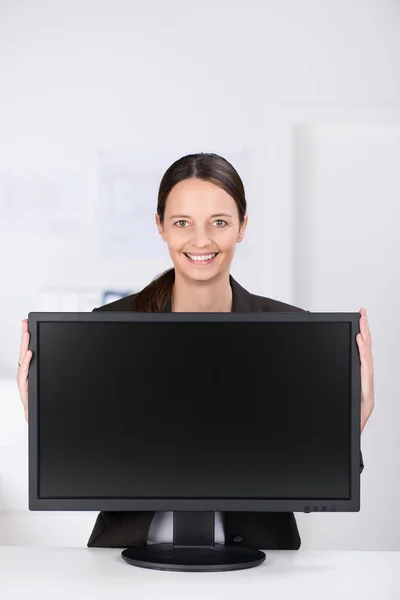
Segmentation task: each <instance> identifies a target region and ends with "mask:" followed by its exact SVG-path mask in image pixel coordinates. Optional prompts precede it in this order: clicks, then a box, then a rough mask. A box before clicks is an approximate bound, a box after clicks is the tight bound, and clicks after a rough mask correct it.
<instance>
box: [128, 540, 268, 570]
mask: <svg viewBox="0 0 400 600" xmlns="http://www.w3.org/2000/svg"><path fill="white" fill-rule="evenodd" d="M121 556H122V558H123V559H124V560H125V561H126V562H127V563H129V564H131V565H135V566H137V567H142V568H145V569H158V570H161V571H236V570H239V569H250V568H251V567H256V566H257V565H260V564H261V563H262V562H264V560H265V559H266V556H265V554H264V552H262V551H261V550H256V549H255V548H250V547H245V546H226V545H225V544H215V545H214V546H210V547H202V548H193V547H192V548H191V547H184V548H177V547H176V546H175V547H174V545H173V544H150V545H147V546H132V547H131V548H127V549H126V550H123V552H122V553H121Z"/></svg>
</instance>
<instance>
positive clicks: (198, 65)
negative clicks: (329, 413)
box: [0, 0, 400, 550]
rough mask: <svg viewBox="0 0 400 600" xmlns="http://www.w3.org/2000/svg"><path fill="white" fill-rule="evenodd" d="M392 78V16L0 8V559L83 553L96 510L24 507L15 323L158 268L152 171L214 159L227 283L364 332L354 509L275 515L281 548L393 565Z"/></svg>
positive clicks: (397, 252) (96, 298) (378, 4)
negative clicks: (32, 549)
mask: <svg viewBox="0 0 400 600" xmlns="http://www.w3.org/2000/svg"><path fill="white" fill-rule="evenodd" d="M399 74H400V5H399V3H398V2H397V1H395V0H392V1H389V0H364V1H361V0H353V1H352V2H348V1H347V0H336V1H335V2H330V1H327V0H318V1H317V0H304V1H303V2H298V1H296V0H279V1H278V0H275V1H273V0H246V2H239V1H236V0H229V1H228V0H212V1H211V0H202V2H201V3H197V4H196V3H187V2H184V1H183V0H169V1H168V2H165V1H162V0H130V1H128V0H79V1H78V0H68V1H67V0H58V1H57V2H48V1H44V0H31V1H27V0H26V1H23V0H13V1H11V0H9V1H7V0H1V1H0V257H1V258H0V261H1V288H0V289H1V296H0V340H1V352H0V544H3V545H4V544H6V545H7V544H11V545H12V544H16V545H18V544H24V545H25V544H28V545H29V544H32V545H60V546H68V545H69V546H79V545H85V544H86V542H87V539H88V537H89V535H90V532H91V529H92V526H93V524H94V521H95V517H96V515H97V513H85V512H82V513H81V512H79V513H74V512H70V513H62V512H60V513H57V512H55V513H32V512H29V510H28V495H27V481H28V479H27V464H28V455H27V437H28V435H27V432H28V428H27V424H26V423H25V420H24V414H23V409H22V405H21V403H20V400H19V394H18V390H17V386H16V368H17V361H18V358H19V347H20V341H21V321H22V319H23V318H25V317H27V316H28V312H30V311H42V310H46V311H47V310H49V311H64V310H65V311H91V310H92V309H93V308H94V307H95V306H99V305H101V304H105V303H107V302H110V301H112V300H113V299H116V298H118V297H121V296H125V295H127V294H130V293H132V292H134V291H137V290H139V289H141V288H142V287H143V286H144V285H146V284H147V283H149V282H150V280H151V279H153V278H154V277H155V276H156V275H157V274H158V273H160V272H161V271H163V270H164V269H166V268H168V267H169V266H170V264H171V263H170V259H169V255H168V252H167V248H166V246H165V245H164V244H163V243H162V242H161V241H160V239H159V237H158V234H157V230H156V226H155V224H154V215H155V211H156V203H157V191H158V185H159V182H160V180H161V177H162V175H163V173H164V171H165V170H166V169H167V168H168V166H170V164H172V162H174V161H175V160H177V159H178V158H180V157H181V156H183V155H185V154H189V153H195V152H215V153H217V154H221V155H222V156H224V157H225V158H227V159H228V160H229V161H230V162H232V164H233V166H234V167H235V168H236V169H237V170H238V172H239V174H240V175H241V177H242V179H243V181H244V184H245V189H246V194H247V200H248V215H249V227H248V232H247V236H246V238H245V240H244V242H243V243H242V244H240V246H238V249H237V254H236V256H235V259H234V263H233V265H232V274H233V276H234V277H235V278H236V279H237V280H238V281H239V282H240V283H241V284H242V285H243V286H244V287H246V288H247V289H249V290H250V291H252V292H253V293H258V294H262V295H264V296H268V297H270V298H275V299H278V300H280V301H283V302H288V303H291V304H294V305H297V306H300V307H303V308H305V309H308V310H311V311H313V312H341V311H346V312H357V311H359V310H360V308H361V307H365V308H366V309H367V316H368V320H369V323H370V327H371V332H372V339H373V356H374V363H375V398H376V400H375V402H376V405H375V410H374V412H373V414H372V416H371V418H370V420H369V422H368V423H367V425H366V428H365V430H364V432H363V434H362V440H361V444H362V450H363V454H364V461H365V470H364V472H363V474H362V476H361V512H359V513H348V514H346V513H338V514H312V515H305V514H302V513H300V514H296V519H297V522H298V525H299V531H300V535H301V538H302V548H313V549H365V550H372V549H374V550H378V549H382V550H399V549H400V517H399V512H398V507H399V502H400V483H399V473H400V442H399V439H400V437H399V420H400V407H399V393H398V378H397V374H398V362H399V351H398V341H399V335H400V327H399V324H398V318H397V307H398V306H399V302H400V276H399V268H398V266H399V259H400V236H399V226H400V77H399Z"/></svg>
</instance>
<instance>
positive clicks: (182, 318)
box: [28, 311, 361, 512]
mask: <svg viewBox="0 0 400 600" xmlns="http://www.w3.org/2000/svg"><path fill="white" fill-rule="evenodd" d="M359 319H360V314H359V313H311V312H282V313H280V312H263V313H140V312H112V311H104V312H101V311H96V312H92V313H89V312H88V313H86V312H85V313H75V312H74V313H68V312H30V313H29V315H28V331H29V334H30V344H29V349H30V350H31V351H32V353H33V355H32V359H31V363H30V369H29V379H28V395H29V425H28V435H29V441H28V448H29V510H33V511H37V510H45V511H47V510H55V511H99V510H101V511H103V510H104V511H134V510H135V511H148V510H151V511H178V510H180V511H182V510H183V511H185V510H187V511H249V512H251V511H271V512H316V511H318V512H319V511H324V512H325V511H326V512H358V511H359V510H360V445H361V440H360V435H361V431H360V430H361V425H360V396H361V380H360V375H361V368H360V355H359V350H358V345H357V341H356V336H357V334H358V333H360V329H359ZM137 321H140V322H146V321H151V322H165V321H168V322H199V321H200V322H208V323H210V322H215V321H219V322H236V323H249V322H252V323H254V322H255V323H264V322H273V323H279V322H281V323H299V322H310V323H326V322H328V323H347V324H349V325H350V336H349V339H350V345H351V347H350V353H349V354H350V371H349V372H350V411H349V412H350V423H349V426H350V498H349V499H343V500H342V499H340V500H338V499H332V498H328V497H326V498H322V499H319V500H315V499H312V498H310V499H309V500H305V499H304V498H302V499H289V500H288V499H276V498H275V499H270V500H266V499H264V498H263V499H253V498H251V499H237V498H236V499H235V498H223V499H206V498H201V499H200V498H199V499H195V498H187V499H172V498H165V499H162V498H157V499H155V498H148V499H146V498H140V499H135V498H131V499H127V498H121V499H118V498H113V499H110V498H79V499H78V498H65V499H60V498H40V496H39V414H38V406H39V405H38V368H39V361H40V348H38V326H39V325H40V323H44V322H137Z"/></svg>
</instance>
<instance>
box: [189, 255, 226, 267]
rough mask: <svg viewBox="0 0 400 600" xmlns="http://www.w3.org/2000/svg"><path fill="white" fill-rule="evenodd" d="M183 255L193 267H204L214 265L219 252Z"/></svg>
mask: <svg viewBox="0 0 400 600" xmlns="http://www.w3.org/2000/svg"><path fill="white" fill-rule="evenodd" d="M183 254H184V255H185V256H186V258H187V259H188V260H189V262H191V263H192V264H193V265H199V266H200V265H201V266H204V265H209V264H210V263H212V261H213V260H214V258H215V257H216V256H218V254H219V252H210V253H209V254H189V253H188V252H184V253H183Z"/></svg>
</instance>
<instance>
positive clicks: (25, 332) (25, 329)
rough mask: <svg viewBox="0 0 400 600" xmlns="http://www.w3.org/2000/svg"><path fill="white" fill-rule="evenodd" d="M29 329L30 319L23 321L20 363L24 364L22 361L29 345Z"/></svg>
mask: <svg viewBox="0 0 400 600" xmlns="http://www.w3.org/2000/svg"><path fill="white" fill-rule="evenodd" d="M29 337H30V336H29V331H28V319H24V320H23V321H22V337H21V348H20V351H19V361H18V362H19V363H20V364H21V365H22V361H23V360H24V357H25V355H26V353H27V351H28V347H29Z"/></svg>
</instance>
